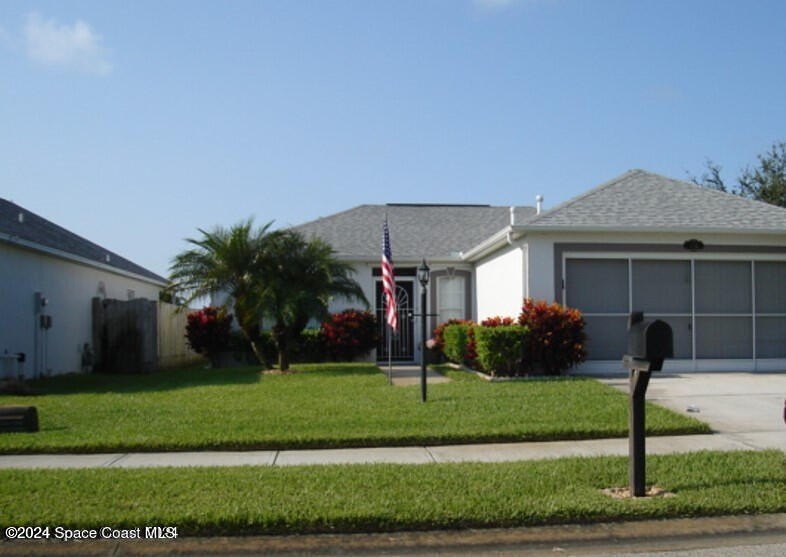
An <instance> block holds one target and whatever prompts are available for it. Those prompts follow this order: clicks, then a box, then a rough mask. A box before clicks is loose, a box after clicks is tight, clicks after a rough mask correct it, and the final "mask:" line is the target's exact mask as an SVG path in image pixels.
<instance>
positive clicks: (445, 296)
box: [437, 276, 466, 323]
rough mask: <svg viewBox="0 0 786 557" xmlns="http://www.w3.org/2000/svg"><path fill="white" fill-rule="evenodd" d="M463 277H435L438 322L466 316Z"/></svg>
mask: <svg viewBox="0 0 786 557" xmlns="http://www.w3.org/2000/svg"><path fill="white" fill-rule="evenodd" d="M465 302H466V292H465V286H464V277H457V276H445V277H437V313H439V322H440V323H444V322H445V321H447V320H449V319H465V318H466V303H465Z"/></svg>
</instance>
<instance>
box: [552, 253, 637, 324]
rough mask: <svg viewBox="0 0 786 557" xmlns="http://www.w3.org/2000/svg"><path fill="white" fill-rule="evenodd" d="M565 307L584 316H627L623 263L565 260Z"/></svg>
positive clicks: (626, 263)
mask: <svg viewBox="0 0 786 557" xmlns="http://www.w3.org/2000/svg"><path fill="white" fill-rule="evenodd" d="M565 279H566V291H567V300H568V304H569V305H570V306H571V307H575V308H578V309H580V310H581V311H582V312H584V313H627V312H628V310H629V305H628V262H627V261H626V260H623V259H568V261H567V262H566V277H565Z"/></svg>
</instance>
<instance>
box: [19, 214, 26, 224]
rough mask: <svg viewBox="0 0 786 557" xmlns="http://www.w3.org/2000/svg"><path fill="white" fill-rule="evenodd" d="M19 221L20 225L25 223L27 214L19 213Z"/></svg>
mask: <svg viewBox="0 0 786 557" xmlns="http://www.w3.org/2000/svg"><path fill="white" fill-rule="evenodd" d="M17 220H19V224H22V223H24V222H25V214H24V213H23V212H22V211H19V216H18V217H17Z"/></svg>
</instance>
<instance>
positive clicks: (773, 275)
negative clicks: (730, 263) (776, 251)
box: [756, 261, 786, 313]
mask: <svg viewBox="0 0 786 557" xmlns="http://www.w3.org/2000/svg"><path fill="white" fill-rule="evenodd" d="M756 311H757V312H759V313H786V263H781V262H776V261H757V262H756Z"/></svg>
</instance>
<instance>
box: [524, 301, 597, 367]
mask: <svg viewBox="0 0 786 557" xmlns="http://www.w3.org/2000/svg"><path fill="white" fill-rule="evenodd" d="M519 325H523V326H525V327H527V328H528V329H529V333H528V334H527V335H526V337H525V339H524V363H525V365H527V366H528V367H529V368H530V370H532V369H533V368H534V367H535V366H538V365H539V366H540V367H541V368H542V369H543V372H544V373H545V374H546V375H559V374H560V373H562V372H563V371H565V370H567V369H569V368H571V367H573V366H575V365H576V364H580V363H581V362H583V361H584V360H585V359H586V358H587V352H586V351H585V350H584V341H585V340H586V335H585V334H584V318H582V316H581V312H580V311H579V310H577V309H572V308H568V307H565V306H563V305H560V304H557V303H553V304H548V303H546V302H544V301H537V302H536V301H533V300H532V299H530V298H526V299H525V300H524V306H523V307H522V308H521V315H519Z"/></svg>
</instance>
